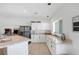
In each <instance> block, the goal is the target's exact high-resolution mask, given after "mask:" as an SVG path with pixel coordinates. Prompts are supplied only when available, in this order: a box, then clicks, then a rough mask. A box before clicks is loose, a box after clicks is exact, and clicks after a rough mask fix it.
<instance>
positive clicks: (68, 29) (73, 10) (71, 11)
mask: <svg viewBox="0 0 79 59" xmlns="http://www.w3.org/2000/svg"><path fill="white" fill-rule="evenodd" d="M76 15H79V4H64V5H63V7H62V8H61V9H59V10H57V12H56V13H55V14H54V15H53V18H52V20H51V21H53V20H57V19H62V20H63V33H65V34H66V36H67V37H68V38H70V39H71V40H72V43H73V50H74V54H79V33H78V32H73V30H72V17H73V16H76ZM72 52H73V51H72Z"/></svg>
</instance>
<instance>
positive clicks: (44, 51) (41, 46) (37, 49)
mask: <svg viewBox="0 0 79 59" xmlns="http://www.w3.org/2000/svg"><path fill="white" fill-rule="evenodd" d="M29 55H50V51H49V49H48V47H47V45H46V43H31V44H29Z"/></svg>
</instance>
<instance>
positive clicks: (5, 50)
mask: <svg viewBox="0 0 79 59" xmlns="http://www.w3.org/2000/svg"><path fill="white" fill-rule="evenodd" d="M29 41H30V39H29V38H26V37H23V36H19V35H11V36H3V37H2V36H1V37H0V50H2V51H0V54H3V55H28V42H29Z"/></svg>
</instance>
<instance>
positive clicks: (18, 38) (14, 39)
mask: <svg viewBox="0 0 79 59" xmlns="http://www.w3.org/2000/svg"><path fill="white" fill-rule="evenodd" d="M4 38H5V39H6V40H8V41H5V42H0V48H4V47H7V46H9V45H12V44H16V43H19V42H23V41H30V39H29V38H26V37H23V36H19V35H12V36H4ZM4 38H3V39H4Z"/></svg>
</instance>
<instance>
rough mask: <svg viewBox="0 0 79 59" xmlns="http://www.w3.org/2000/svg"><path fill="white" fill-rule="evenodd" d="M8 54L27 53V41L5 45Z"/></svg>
mask: <svg viewBox="0 0 79 59" xmlns="http://www.w3.org/2000/svg"><path fill="white" fill-rule="evenodd" d="M7 54H8V55H28V42H21V43H17V44H13V45H10V46H8V47H7Z"/></svg>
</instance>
